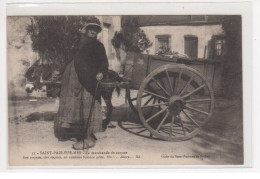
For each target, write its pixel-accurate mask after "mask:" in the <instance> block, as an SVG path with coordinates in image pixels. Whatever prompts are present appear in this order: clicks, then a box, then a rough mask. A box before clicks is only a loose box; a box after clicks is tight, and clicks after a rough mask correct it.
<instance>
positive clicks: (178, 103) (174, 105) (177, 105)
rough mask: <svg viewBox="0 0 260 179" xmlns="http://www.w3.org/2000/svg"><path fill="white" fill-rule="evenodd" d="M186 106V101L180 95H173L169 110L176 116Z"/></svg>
mask: <svg viewBox="0 0 260 179" xmlns="http://www.w3.org/2000/svg"><path fill="white" fill-rule="evenodd" d="M184 106H185V102H184V101H183V100H182V99H181V98H180V97H179V96H172V97H170V100H169V111H170V113H172V114H173V115H174V116H176V115H179V114H180V113H181V111H182V110H183V108H184Z"/></svg>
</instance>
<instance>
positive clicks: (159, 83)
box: [137, 64, 214, 141]
mask: <svg viewBox="0 0 260 179" xmlns="http://www.w3.org/2000/svg"><path fill="white" fill-rule="evenodd" d="M144 96H145V97H144ZM213 108H214V94H213V90H212V88H211V86H210V84H209V83H208V82H207V80H206V79H205V77H204V76H202V75H201V74H200V73H199V72H198V71H196V70H195V69H193V68H190V67H187V66H185V65H176V64H168V65H165V66H161V67H159V68H157V69H155V70H154V71H152V72H151V73H150V74H149V75H148V76H147V77H146V78H145V79H144V81H143V83H142V84H141V86H140V89H139V92H138V95H137V109H138V114H139V117H140V119H141V121H142V123H143V124H144V126H145V127H146V128H147V129H148V130H149V131H150V132H151V134H153V135H154V136H156V137H158V138H160V139H163V140H169V141H180V140H187V139H190V138H192V137H193V136H195V135H196V134H197V133H198V132H199V130H200V129H201V128H202V126H203V125H204V124H205V123H206V122H207V121H208V120H209V119H210V117H211V116H212V112H213Z"/></svg>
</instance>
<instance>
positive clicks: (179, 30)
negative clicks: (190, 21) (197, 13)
mask: <svg viewBox="0 0 260 179" xmlns="http://www.w3.org/2000/svg"><path fill="white" fill-rule="evenodd" d="M141 29H142V30H144V32H145V34H146V36H147V37H148V38H149V40H150V41H151V42H153V45H152V47H150V48H149V49H148V50H149V54H153V55H154V54H155V53H156V51H155V42H156V38H155V36H156V35H170V36H171V40H170V47H171V50H173V51H176V52H178V53H181V54H184V36H185V35H193V36H197V37H198V58H203V56H204V49H205V46H207V45H208V43H209V41H210V39H211V38H212V36H213V35H219V34H221V33H222V28H221V25H197V26H191V25H189V26H188V25H186V26H144V27H141ZM206 54H207V52H206ZM206 58H207V55H206Z"/></svg>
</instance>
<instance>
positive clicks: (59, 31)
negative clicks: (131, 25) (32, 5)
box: [27, 16, 100, 71]
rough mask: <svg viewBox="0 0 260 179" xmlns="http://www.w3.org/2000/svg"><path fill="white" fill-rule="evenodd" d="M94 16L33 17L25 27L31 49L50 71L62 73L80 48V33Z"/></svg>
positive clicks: (94, 18)
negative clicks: (48, 66) (47, 65)
mask: <svg viewBox="0 0 260 179" xmlns="http://www.w3.org/2000/svg"><path fill="white" fill-rule="evenodd" d="M89 22H97V23H99V24H100V22H99V20H98V19H97V18H96V17H94V16H35V17H33V18H31V24H30V25H29V26H27V33H28V34H29V35H30V37H31V40H32V49H33V51H34V52H37V53H38V54H39V57H40V59H41V61H42V62H44V63H45V64H49V65H50V67H51V68H52V69H51V70H54V69H56V70H59V71H64V69H65V67H66V65H67V64H68V63H69V62H70V61H71V60H72V59H73V58H74V56H75V54H76V52H77V50H78V49H79V46H80V38H81V31H82V30H83V29H84V27H85V26H86V24H87V23H89Z"/></svg>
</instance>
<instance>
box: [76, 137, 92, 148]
mask: <svg viewBox="0 0 260 179" xmlns="http://www.w3.org/2000/svg"><path fill="white" fill-rule="evenodd" d="M95 144H96V141H95V140H93V139H92V138H89V139H84V142H83V140H81V141H79V142H76V143H74V144H72V148H73V149H75V150H83V149H88V148H92V147H94V146H95Z"/></svg>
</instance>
